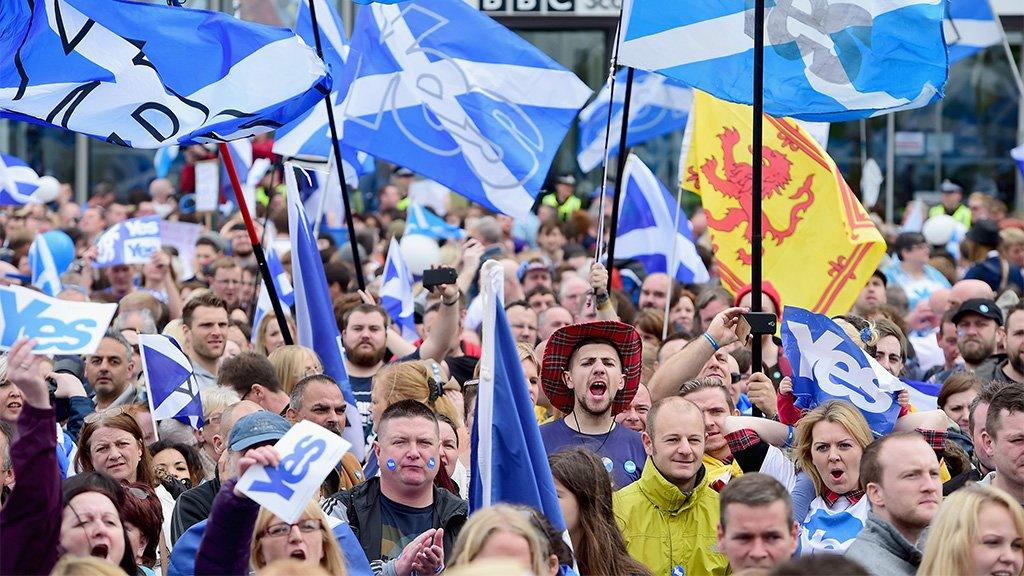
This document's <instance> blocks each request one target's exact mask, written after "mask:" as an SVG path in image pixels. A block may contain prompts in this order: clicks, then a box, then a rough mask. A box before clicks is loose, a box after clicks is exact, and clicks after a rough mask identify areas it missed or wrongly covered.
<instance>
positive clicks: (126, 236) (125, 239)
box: [95, 216, 160, 268]
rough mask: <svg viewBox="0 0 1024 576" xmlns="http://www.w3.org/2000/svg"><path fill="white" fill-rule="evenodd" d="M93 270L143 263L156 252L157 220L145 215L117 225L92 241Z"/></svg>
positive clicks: (157, 248) (157, 247) (158, 218)
mask: <svg viewBox="0 0 1024 576" xmlns="http://www.w3.org/2000/svg"><path fill="white" fill-rule="evenodd" d="M96 247H97V248H98V252H99V253H98V255H97V256H96V264H95V266H96V267H97V268H106V267H109V266H116V265H118V264H145V263H146V262H149V259H150V258H151V257H152V256H153V253H155V252H156V251H157V250H159V249H160V217H159V216H146V217H145V218H133V219H131V220H125V221H124V222H119V223H117V224H115V225H114V226H111V227H110V229H109V230H107V231H106V232H104V233H103V234H101V235H100V237H99V238H97V239H96Z"/></svg>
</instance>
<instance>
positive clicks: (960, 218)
mask: <svg viewBox="0 0 1024 576" xmlns="http://www.w3.org/2000/svg"><path fill="white" fill-rule="evenodd" d="M945 213H946V207H945V206H943V205H942V204H939V205H938V206H932V208H931V210H929V211H928V217H929V218H931V217H933V216H941V215H942V214H945ZM952 216H953V220H956V221H957V222H959V223H961V224H963V225H964V226H966V227H967V228H970V227H971V209H970V208H968V207H967V206H964V205H963V204H961V205H959V206H957V207H956V210H954V211H953V214H952Z"/></svg>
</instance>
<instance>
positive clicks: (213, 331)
mask: <svg viewBox="0 0 1024 576" xmlns="http://www.w3.org/2000/svg"><path fill="white" fill-rule="evenodd" d="M181 329H182V332H184V335H185V354H186V355H187V356H188V358H189V360H191V361H192V373H193V374H194V375H195V377H196V380H197V381H198V383H199V387H200V389H203V388H207V387H210V386H216V385H217V370H218V364H219V362H218V361H219V360H220V357H221V356H223V355H224V344H225V343H226V342H227V340H228V307H227V304H225V302H224V300H223V299H221V298H220V297H219V296H217V295H215V294H213V293H211V292H207V293H205V294H200V295H199V296H196V297H195V298H192V299H190V300H189V301H188V303H186V304H185V308H184V309H183V310H182V312H181Z"/></svg>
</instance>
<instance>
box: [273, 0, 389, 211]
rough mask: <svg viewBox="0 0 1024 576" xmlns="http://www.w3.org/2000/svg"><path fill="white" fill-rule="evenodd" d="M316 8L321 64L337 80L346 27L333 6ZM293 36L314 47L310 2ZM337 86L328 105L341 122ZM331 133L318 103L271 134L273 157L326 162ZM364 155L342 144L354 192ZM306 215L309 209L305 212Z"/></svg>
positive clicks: (302, 7)
mask: <svg viewBox="0 0 1024 576" xmlns="http://www.w3.org/2000/svg"><path fill="white" fill-rule="evenodd" d="M312 1H313V3H314V4H315V8H316V20H317V24H318V25H319V28H320V49H321V51H322V52H323V56H324V64H326V65H327V70H328V71H330V73H331V76H332V77H333V78H339V77H340V76H341V73H342V69H343V68H344V67H345V60H346V59H348V39H346V38H345V26H344V24H343V23H342V21H341V16H339V15H338V11H337V10H336V9H335V8H334V2H328V1H327V0H312ZM295 33H296V34H298V35H299V37H300V38H302V40H303V41H304V42H305V43H306V44H307V45H308V46H316V38H315V36H314V34H313V19H312V17H311V16H310V13H309V2H308V1H307V0H303V1H302V2H299V12H298V14H297V15H296V18H295ZM338 88H339V86H338V83H337V82H335V84H334V86H333V88H332V89H331V90H332V91H331V104H332V105H333V106H334V118H335V121H336V122H340V121H341V109H340V107H339V104H340V103H341V98H340V97H339V94H338ZM331 148H332V146H331V129H330V126H329V125H328V123H327V102H326V101H325V100H321V101H320V102H318V103H317V104H316V106H313V107H312V108H310V109H309V110H307V111H306V112H305V113H304V114H302V115H301V116H299V117H298V118H296V119H295V120H293V121H292V122H289V123H288V124H286V125H285V126H282V127H281V128H280V129H278V130H277V132H275V133H274V153H275V154H279V155H281V156H289V157H292V158H298V159H302V160H317V161H320V162H326V161H327V159H328V158H333V154H334V152H333V150H332V149H331ZM368 156H369V155H368V154H366V153H365V152H357V151H356V150H355V149H354V148H352V147H351V146H347V145H345V143H344V142H342V146H341V158H342V162H344V164H345V177H346V181H347V182H348V184H349V186H352V187H353V188H355V187H357V186H358V184H359V176H362V175H363V174H365V173H366V172H367V170H366V158H367V157H368ZM306 213H307V214H309V213H310V211H309V208H308V207H307V208H306Z"/></svg>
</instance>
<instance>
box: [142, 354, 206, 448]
mask: <svg viewBox="0 0 1024 576" xmlns="http://www.w3.org/2000/svg"><path fill="white" fill-rule="evenodd" d="M139 356H141V357H142V371H143V372H144V373H145V374H146V386H147V387H148V388H149V401H150V409H151V410H152V413H153V420H154V421H156V422H159V421H161V420H169V419H174V420H177V421H179V422H182V423H184V424H188V425H189V426H191V427H193V428H195V429H196V430H199V429H200V428H202V427H203V404H202V401H201V400H200V397H199V381H198V380H196V378H195V376H194V375H193V373H192V363H191V362H190V361H189V359H188V356H186V355H185V353H184V352H183V351H182V350H181V347H180V346H178V343H177V342H175V341H174V339H173V338H169V337H167V336H163V335H161V334H139Z"/></svg>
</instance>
